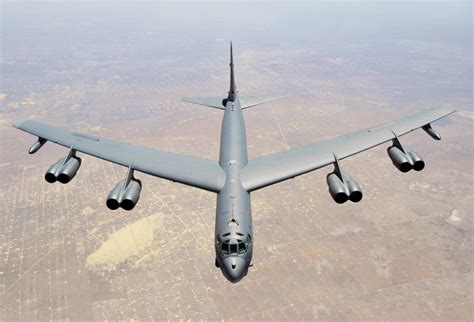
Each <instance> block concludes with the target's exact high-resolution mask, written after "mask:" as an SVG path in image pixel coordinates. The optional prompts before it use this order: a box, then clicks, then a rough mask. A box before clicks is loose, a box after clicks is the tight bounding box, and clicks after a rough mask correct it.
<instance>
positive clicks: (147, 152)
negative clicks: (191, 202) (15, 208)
mask: <svg viewBox="0 0 474 322" xmlns="http://www.w3.org/2000/svg"><path fill="white" fill-rule="evenodd" d="M13 126H14V127H16V128H18V129H20V130H23V131H25V132H28V133H30V134H33V135H36V136H37V137H38V138H39V141H38V143H37V144H36V145H34V148H33V147H32V149H33V152H36V150H37V149H39V146H40V145H42V144H44V142H45V141H51V142H54V143H57V144H59V145H62V146H65V147H67V148H70V149H71V150H74V151H79V152H83V153H85V154H89V155H92V156H94V157H97V158H100V159H103V160H107V161H110V162H113V163H116V164H120V165H123V166H126V167H131V168H133V169H134V170H137V171H140V172H143V173H147V174H151V175H153V176H157V177H160V178H164V179H167V180H171V181H174V182H179V183H182V184H185V185H189V186H193V187H197V188H201V189H204V190H208V191H213V192H218V191H219V190H220V189H221V187H222V185H223V181H224V180H225V174H224V171H223V170H222V168H221V167H220V166H219V164H218V162H217V161H212V160H207V159H203V158H198V157H193V156H187V155H181V154H176V153H171V152H165V151H160V150H154V149H151V148H146V147H141V146H136V145H132V144H127V143H121V142H118V141H114V140H109V139H105V138H100V137H97V136H93V135H85V134H81V133H76V132H73V131H69V130H66V129H63V128H58V127H54V126H50V125H47V124H44V123H40V122H35V121H22V122H18V123H16V124H14V125H13ZM33 152H32V150H30V153H33Z"/></svg>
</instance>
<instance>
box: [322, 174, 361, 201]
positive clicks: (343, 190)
mask: <svg viewBox="0 0 474 322" xmlns="http://www.w3.org/2000/svg"><path fill="white" fill-rule="evenodd" d="M342 177H343V179H344V181H342V180H341V179H340V178H339V176H338V175H337V174H336V173H334V172H333V173H330V174H328V176H327V178H326V180H327V183H328V187H329V193H330V194H331V197H332V198H333V199H334V201H335V202H337V203H338V204H343V203H345V202H346V201H347V200H350V201H352V202H359V201H361V200H362V189H361V188H360V185H359V184H358V183H357V181H355V180H354V179H353V178H352V177H351V176H350V175H349V174H348V173H346V172H342Z"/></svg>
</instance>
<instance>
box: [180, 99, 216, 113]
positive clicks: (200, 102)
mask: <svg viewBox="0 0 474 322" xmlns="http://www.w3.org/2000/svg"><path fill="white" fill-rule="evenodd" d="M181 100H182V101H183V102H187V103H192V104H198V105H204V106H209V107H213V108H218V109H220V110H225V106H224V105H223V104H222V101H223V100H224V99H223V98H222V97H183V98H181Z"/></svg>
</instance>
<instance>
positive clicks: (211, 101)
mask: <svg viewBox="0 0 474 322" xmlns="http://www.w3.org/2000/svg"><path fill="white" fill-rule="evenodd" d="M229 66H230V87H229V93H228V94H227V97H226V98H222V97H183V98H182V99H181V100H182V101H184V102H188V103H193V104H198V105H204V106H209V107H212V108H217V109H220V110H225V106H226V105H227V102H229V101H230V102H235V100H236V99H237V93H238V92H237V86H235V77H234V54H233V51H232V42H230V63H229ZM283 97H285V96H249V97H240V103H241V108H242V109H246V108H249V107H252V106H255V105H259V104H263V103H267V102H271V101H274V100H277V99H280V98H283Z"/></svg>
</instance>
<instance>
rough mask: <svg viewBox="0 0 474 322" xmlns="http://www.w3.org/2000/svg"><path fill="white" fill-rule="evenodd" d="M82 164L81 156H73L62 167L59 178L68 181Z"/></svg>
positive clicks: (60, 180)
mask: <svg viewBox="0 0 474 322" xmlns="http://www.w3.org/2000/svg"><path fill="white" fill-rule="evenodd" d="M80 166H81V158H78V157H71V158H70V159H69V160H68V161H67V162H66V163H65V164H64V166H63V167H62V168H61V169H60V171H59V174H58V176H57V179H58V181H59V182H61V183H63V184H64V183H68V182H69V181H71V180H72V178H74V177H75V176H76V173H77V171H78V170H79V167H80Z"/></svg>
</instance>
